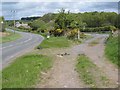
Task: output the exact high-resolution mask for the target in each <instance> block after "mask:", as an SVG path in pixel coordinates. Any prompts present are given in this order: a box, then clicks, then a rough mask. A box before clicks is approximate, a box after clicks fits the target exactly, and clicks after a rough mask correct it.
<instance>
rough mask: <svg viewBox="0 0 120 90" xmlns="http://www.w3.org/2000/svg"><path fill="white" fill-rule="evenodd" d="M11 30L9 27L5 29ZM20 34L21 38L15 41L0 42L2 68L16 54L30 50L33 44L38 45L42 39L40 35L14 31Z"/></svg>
mask: <svg viewBox="0 0 120 90" xmlns="http://www.w3.org/2000/svg"><path fill="white" fill-rule="evenodd" d="M7 30H9V31H13V30H11V29H7ZM15 32H16V33H19V34H20V35H22V38H20V39H17V40H16V41H12V42H7V43H3V44H2V48H0V50H1V51H2V53H1V54H2V55H1V56H2V68H4V67H6V66H7V65H8V64H9V63H10V62H12V61H13V59H14V58H16V57H17V56H20V55H23V54H25V53H26V52H28V51H30V50H32V49H33V48H34V47H35V46H37V45H39V44H40V43H41V42H42V40H43V39H44V38H43V37H42V36H40V35H37V34H32V33H26V32H19V31H15Z"/></svg>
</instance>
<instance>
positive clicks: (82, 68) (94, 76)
mask: <svg viewBox="0 0 120 90" xmlns="http://www.w3.org/2000/svg"><path fill="white" fill-rule="evenodd" d="M77 60H78V63H77V65H76V69H77V71H78V73H79V76H80V78H81V79H82V80H83V82H84V83H85V84H87V85H88V87H90V88H99V87H107V86H108V85H109V84H110V82H109V80H108V78H107V77H106V76H105V75H104V74H103V73H102V72H101V70H100V69H99V68H98V67H97V66H96V65H95V64H94V63H92V62H91V61H90V59H89V58H88V57H87V56H86V55H80V56H79V57H78V59H77Z"/></svg>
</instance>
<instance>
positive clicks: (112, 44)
mask: <svg viewBox="0 0 120 90" xmlns="http://www.w3.org/2000/svg"><path fill="white" fill-rule="evenodd" d="M105 55H106V57H107V58H108V59H109V60H110V61H111V62H112V63H114V64H115V65H117V66H118V67H120V64H119V63H118V37H110V38H109V39H108V41H107V44H106V48H105Z"/></svg>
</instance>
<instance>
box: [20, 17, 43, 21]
mask: <svg viewBox="0 0 120 90" xmlns="http://www.w3.org/2000/svg"><path fill="white" fill-rule="evenodd" d="M38 18H41V17H23V18H21V20H25V21H30V20H36V19H38Z"/></svg>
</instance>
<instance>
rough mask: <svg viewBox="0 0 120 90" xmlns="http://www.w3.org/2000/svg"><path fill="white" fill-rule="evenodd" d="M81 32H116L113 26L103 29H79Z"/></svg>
mask: <svg viewBox="0 0 120 90" xmlns="http://www.w3.org/2000/svg"><path fill="white" fill-rule="evenodd" d="M80 30H81V32H106V31H112V30H116V27H114V26H104V27H95V28H85V29H83V28H81V29H80Z"/></svg>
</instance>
